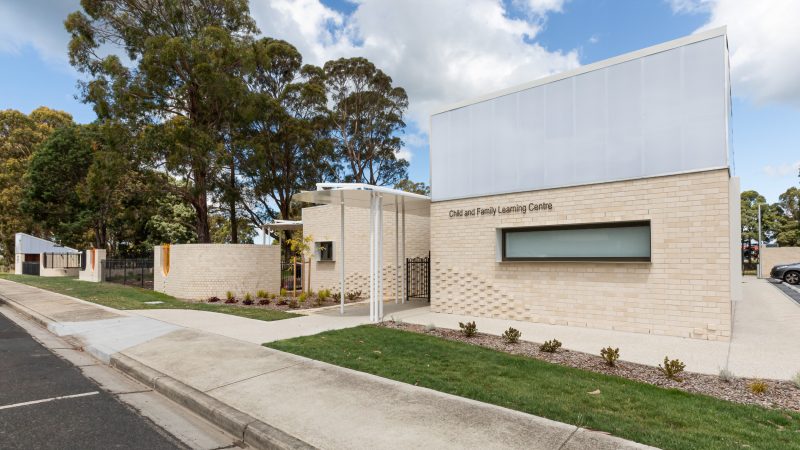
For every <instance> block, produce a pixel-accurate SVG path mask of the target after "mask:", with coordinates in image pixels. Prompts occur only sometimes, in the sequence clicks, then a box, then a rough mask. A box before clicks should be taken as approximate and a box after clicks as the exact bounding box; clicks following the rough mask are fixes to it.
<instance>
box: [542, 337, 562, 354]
mask: <svg viewBox="0 0 800 450" xmlns="http://www.w3.org/2000/svg"><path fill="white" fill-rule="evenodd" d="M560 348H561V341H559V340H558V339H553V340H550V341H544V343H543V344H542V345H540V346H539V350H541V351H543V352H546V353H555V352H556V351H558V349H560Z"/></svg>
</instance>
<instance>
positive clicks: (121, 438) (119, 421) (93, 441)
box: [0, 314, 185, 450]
mask: <svg viewBox="0 0 800 450" xmlns="http://www.w3.org/2000/svg"><path fill="white" fill-rule="evenodd" d="M70 396H71V397H70ZM58 397H67V398H60V399H59V398H58ZM39 400H44V401H42V402H38V403H32V404H25V403H27V402H34V401H39ZM0 448H2V449H4V450H6V449H32V448H36V449H154V450H155V449H159V450H160V449H177V448H185V447H184V446H183V445H182V444H181V443H180V442H179V441H177V440H176V439H175V438H173V437H172V436H170V435H169V434H167V433H166V432H164V431H163V430H161V429H160V428H158V427H157V426H156V425H154V424H153V423H152V422H150V421H149V420H148V419H146V418H144V417H142V416H140V415H138V414H137V413H136V412H135V411H134V410H133V409H131V408H129V407H128V406H126V405H124V404H123V403H121V402H119V401H118V400H117V399H116V398H115V397H114V396H113V395H111V394H110V393H108V392H107V391H104V390H103V389H102V388H100V387H99V386H98V385H97V384H95V383H94V382H93V381H92V380H90V379H88V378H86V377H84V376H83V374H82V373H81V371H80V370H79V369H78V368H77V367H75V366H73V365H72V364H71V363H69V362H67V361H65V360H63V359H61V358H60V357H58V356H56V355H55V354H53V353H51V352H50V351H49V350H48V349H46V348H45V347H43V346H42V345H41V344H40V343H39V342H37V341H35V340H34V339H33V338H32V337H31V336H30V335H28V333H27V332H26V331H25V330H24V329H22V328H20V327H19V326H18V325H17V324H15V323H14V322H12V321H10V320H9V319H8V318H7V317H5V316H3V315H2V314H0Z"/></svg>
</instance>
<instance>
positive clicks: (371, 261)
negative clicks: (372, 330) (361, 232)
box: [369, 193, 377, 322]
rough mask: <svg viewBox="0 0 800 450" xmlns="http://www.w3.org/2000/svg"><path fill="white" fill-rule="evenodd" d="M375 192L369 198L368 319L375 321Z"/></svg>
mask: <svg viewBox="0 0 800 450" xmlns="http://www.w3.org/2000/svg"><path fill="white" fill-rule="evenodd" d="M375 215H376V211H375V194H374V193H372V195H370V200H369V321H370V322H375V315H376V313H377V311H376V310H375V256H376V255H375Z"/></svg>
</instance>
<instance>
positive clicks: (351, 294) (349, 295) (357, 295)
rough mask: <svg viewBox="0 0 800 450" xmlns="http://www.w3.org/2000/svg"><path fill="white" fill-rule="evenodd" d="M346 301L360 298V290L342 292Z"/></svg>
mask: <svg viewBox="0 0 800 450" xmlns="http://www.w3.org/2000/svg"><path fill="white" fill-rule="evenodd" d="M344 297H345V298H346V299H347V301H350V302H353V301H356V300H358V299H360V298H361V291H350V292H348V293H346V294H344Z"/></svg>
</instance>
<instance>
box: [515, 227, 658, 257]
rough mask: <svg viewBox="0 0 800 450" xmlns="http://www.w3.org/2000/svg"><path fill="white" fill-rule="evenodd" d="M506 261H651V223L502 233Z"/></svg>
mask: <svg viewBox="0 0 800 450" xmlns="http://www.w3.org/2000/svg"><path fill="white" fill-rule="evenodd" d="M502 252H503V253H502V260H503V261H631V262H635V261H645V262H647V261H650V221H637V222H613V223H597V224H580V225H558V226H544V227H531V228H506V229H503V230H502Z"/></svg>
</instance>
